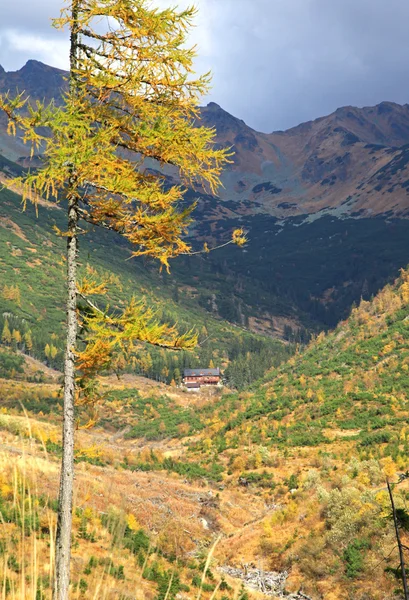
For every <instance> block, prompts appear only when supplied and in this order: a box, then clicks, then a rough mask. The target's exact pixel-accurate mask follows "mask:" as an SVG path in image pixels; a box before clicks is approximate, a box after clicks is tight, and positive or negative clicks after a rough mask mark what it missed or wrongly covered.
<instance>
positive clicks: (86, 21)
mask: <svg viewBox="0 0 409 600" xmlns="http://www.w3.org/2000/svg"><path fill="white" fill-rule="evenodd" d="M194 15H195V9H194V8H188V9H186V10H181V11H178V10H176V9H170V8H169V9H165V10H159V9H156V8H153V7H152V6H151V5H150V3H149V2H147V1H146V0H70V1H69V2H68V4H67V6H66V8H65V9H64V11H63V12H62V15H61V17H60V18H59V19H57V20H55V21H54V26H56V27H58V28H63V27H68V29H69V31H70V40H71V45H70V56H69V58H70V71H69V89H68V92H67V93H66V94H65V98H64V103H63V104H62V106H56V105H55V104H53V103H52V104H50V105H48V106H43V105H42V104H39V103H37V104H35V105H33V104H30V102H29V101H28V100H27V98H25V97H24V94H21V95H18V96H17V97H14V98H13V97H11V96H10V95H9V94H6V95H4V96H0V108H2V109H3V110H4V111H5V112H6V114H7V115H8V117H9V132H10V133H11V134H13V133H15V132H16V130H17V129H18V130H19V131H23V136H24V140H25V141H26V142H27V143H30V144H31V146H32V152H33V153H34V152H39V151H41V153H42V155H43V166H42V167H41V168H40V169H39V170H37V171H35V172H31V173H29V174H28V175H27V176H26V177H25V178H24V180H23V181H20V182H19V183H20V185H22V186H23V189H24V198H25V200H26V201H27V200H28V201H30V200H32V201H33V202H35V198H36V197H37V196H36V194H39V195H42V196H45V197H47V198H48V199H55V200H56V201H59V200H60V199H61V198H64V199H65V202H66V207H67V231H66V232H61V233H62V235H64V236H66V239H67V292H68V300H67V338H66V349H65V360H64V409H63V414H64V419H63V457H62V468H61V478H60V491H59V510H58V526H57V540H56V575H55V584H54V598H55V600H57V599H58V600H66V599H67V598H68V593H69V581H70V551H71V529H72V498H73V476H74V429H75V398H76V372H77V370H78V366H79V367H80V370H82V372H83V373H85V372H91V373H92V372H95V370H96V369H97V367H98V366H101V365H104V364H106V362H107V360H109V357H110V356H112V352H111V351H112V348H113V346H114V345H115V344H117V343H119V344H122V341H119V339H120V340H125V341H127V342H130V343H133V342H135V341H137V340H138V336H139V337H140V339H141V341H142V342H144V343H154V344H157V345H163V346H165V347H172V346H174V345H177V347H190V346H191V345H192V344H193V343H194V341H195V340H194V336H193V337H192V335H186V336H179V335H178V334H177V332H176V331H175V330H174V329H173V328H168V327H166V326H164V329H161V326H160V325H159V324H158V323H157V321H156V320H155V319H154V318H153V316H152V315H149V318H148V320H147V321H146V320H145V324H144V326H142V325H141V323H143V321H144V315H143V312H141V308H140V307H138V305H137V304H136V303H133V304H132V305H131V307H130V308H129V310H128V312H126V314H123V315H117V316H115V317H113V319H114V320H115V322H114V323H112V322H111V323H110V324H109V325H103V323H102V321H101V319H100V315H99V313H98V309H97V307H96V308H95V310H94V311H93V313H94V316H95V318H96V321H95V322H94V325H93V326H92V327H93V331H94V333H95V334H96V336H95V339H94V340H93V341H90V344H89V346H88V348H87V349H86V350H85V351H84V352H80V354H79V358H78V352H77V331H78V313H77V298H78V287H77V255H78V234H79V224H80V222H81V221H85V222H87V223H90V224H91V225H95V226H102V227H105V228H107V229H110V230H113V231H115V232H117V233H119V234H121V235H123V236H124V237H125V238H126V239H127V240H129V242H130V243H131V244H132V245H133V254H134V255H135V256H138V255H147V256H150V257H153V258H156V259H158V260H159V261H160V262H161V264H162V265H163V266H165V267H166V268H168V266H169V260H170V259H171V258H174V257H175V256H178V255H179V254H181V253H189V252H190V248H189V245H188V244H187V242H186V241H185V239H184V237H183V235H184V233H185V232H186V229H187V226H188V224H189V222H190V218H191V217H190V215H191V211H192V208H193V207H192V206H190V207H186V206H185V205H184V204H183V198H184V192H185V190H186V189H187V188H188V187H193V188H197V189H198V188H199V186H200V188H201V189H206V190H208V191H210V192H214V191H215V190H216V188H217V186H218V185H219V176H220V173H221V171H222V168H223V166H224V165H225V163H226V162H227V160H228V152H227V151H226V150H223V149H217V148H216V147H215V146H214V144H213V141H214V136H215V131H214V130H212V129H209V128H206V127H202V126H200V121H199V116H200V114H199V108H198V101H199V98H200V97H201V96H202V95H203V94H204V93H205V92H206V90H207V89H208V85H209V81H210V78H209V75H204V76H201V77H195V75H194V72H193V60H194V57H195V49H194V48H193V49H192V48H189V47H188V46H187V44H186V41H187V35H188V32H189V28H190V26H191V24H192V20H193V18H194ZM164 165H169V166H170V168H172V169H173V170H174V175H175V178H176V181H177V183H176V184H175V185H171V186H170V187H169V186H166V185H165V179H164V177H163V176H161V175H160V169H161V168H162V167H163V166H164ZM152 167H153V168H152ZM244 241H245V238H244V236H243V232H242V231H241V230H236V231H235V232H233V236H232V240H231V242H232V243H235V244H237V245H239V246H241V245H242V244H243V243H244ZM204 250H205V251H207V248H205V249H204ZM126 318H128V322H126ZM88 327H89V329H91V328H92V327H91V325H90V322H88ZM107 327H108V329H109V332H110V335H109V336H108V338H104V337H103V335H102V333H107ZM118 336H120V338H119V337H118ZM78 361H79V365H78ZM76 363H77V364H76Z"/></svg>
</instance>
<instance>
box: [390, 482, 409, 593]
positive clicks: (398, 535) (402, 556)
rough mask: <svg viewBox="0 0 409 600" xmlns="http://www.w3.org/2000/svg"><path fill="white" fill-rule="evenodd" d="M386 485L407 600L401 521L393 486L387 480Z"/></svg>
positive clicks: (408, 591)
mask: <svg viewBox="0 0 409 600" xmlns="http://www.w3.org/2000/svg"><path fill="white" fill-rule="evenodd" d="M386 485H387V486H388V492H389V498H390V501H391V506H392V515H393V524H394V526H395V535H396V541H397V543H398V550H399V562H400V569H401V573H402V584H403V593H404V595H405V600H409V590H408V582H407V578H406V569H405V557H404V555H403V546H402V542H401V539H400V533H399V523H398V518H397V516H396V508H395V501H394V499H393V493H392V488H391V485H390V483H389V481H387V482H386Z"/></svg>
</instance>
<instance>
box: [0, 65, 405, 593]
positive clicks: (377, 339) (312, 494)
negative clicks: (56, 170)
mask: <svg viewBox="0 0 409 600" xmlns="http://www.w3.org/2000/svg"><path fill="white" fill-rule="evenodd" d="M64 77H65V73H64V71H61V70H58V69H54V68H53V67H49V66H47V65H44V64H43V63H39V62H38V61H32V60H30V61H28V62H27V64H26V65H25V66H24V67H23V68H22V69H20V70H19V71H16V72H9V73H7V72H6V71H4V69H0V93H4V92H5V91H6V90H8V89H11V90H12V91H14V92H15V91H17V90H20V91H21V90H22V89H25V90H26V91H27V92H28V93H29V94H30V97H31V98H32V99H33V100H36V99H43V98H45V99H46V100H52V99H55V101H56V103H57V105H60V104H61V101H62V96H61V94H62V91H63V90H64V89H65V86H66V84H65V80H64ZM200 120H201V123H203V124H205V125H206V126H208V127H212V128H213V127H214V128H215V129H216V131H217V138H216V143H217V145H218V147H231V148H232V150H233V151H234V157H233V158H232V162H231V164H229V165H228V167H227V168H226V169H225V171H224V173H223V175H222V183H223V187H222V188H221V189H220V191H219V195H218V196H217V197H216V196H215V195H212V194H210V193H209V192H208V191H207V192H206V191H205V190H204V189H203V188H201V187H200V186H199V185H197V186H196V187H195V186H193V185H192V186H191V187H190V189H189V190H188V191H187V193H186V196H185V204H186V205H189V204H191V203H193V202H197V206H196V208H195V210H194V213H193V216H194V221H193V223H192V224H191V225H190V226H189V230H188V234H187V240H188V241H189V243H191V245H192V248H193V250H200V251H201V249H202V248H203V244H204V243H206V244H209V246H210V247H213V246H217V245H219V244H223V243H225V242H226V241H227V240H229V239H230V237H231V232H232V231H234V230H235V229H236V228H241V227H242V228H243V229H244V230H245V232H246V235H247V238H248V241H247V243H246V244H245V245H244V246H243V247H237V246H233V245H231V246H226V247H223V248H220V249H217V250H215V251H211V252H201V253H200V254H199V255H197V256H196V255H192V256H189V255H187V254H186V255H182V256H179V257H178V258H176V259H175V260H174V261H172V262H171V269H170V272H167V271H166V269H163V270H160V269H159V268H158V265H157V264H156V263H155V262H154V261H153V260H151V259H149V258H146V257H145V258H144V257H138V258H132V257H131V248H130V245H129V244H128V242H126V241H124V239H123V238H122V237H120V236H119V235H117V234H115V233H113V232H112V231H104V230H103V229H97V228H95V227H94V226H92V225H89V224H86V223H85V222H82V221H81V230H80V235H79V248H80V253H79V256H80V260H79V276H80V282H81V281H82V280H84V279H85V278H86V277H90V276H91V277H92V278H95V279H96V280H99V278H101V279H102V280H104V281H105V282H107V284H106V285H107V293H106V296H103V297H101V296H98V294H97V293H95V294H91V299H92V302H93V303H95V304H94V305H95V306H97V310H99V311H100V312H102V313H108V310H113V311H115V314H119V313H120V311H121V310H123V309H124V307H125V306H126V304H127V302H129V301H130V300H131V298H133V297H134V298H135V299H136V301H139V302H140V301H142V302H144V303H145V304H144V306H146V307H147V308H148V309H153V310H154V314H155V315H156V317H157V319H158V321H159V322H160V323H165V322H166V323H169V324H170V325H171V326H175V327H176V328H177V329H178V331H179V332H181V333H182V334H183V333H184V332H189V331H191V330H193V331H194V332H196V333H197V335H198V345H197V347H196V348H194V349H193V350H191V351H188V350H179V349H177V350H175V351H168V350H165V348H163V347H161V346H160V343H159V344H157V345H156V346H155V345H153V346H152V347H150V346H149V347H148V345H147V344H145V343H141V344H140V345H139V346H137V347H136V346H135V347H134V348H133V350H132V352H128V351H126V349H125V348H124V349H123V352H122V353H119V354H118V356H117V357H116V359H115V362H114V364H113V365H110V366H109V367H105V368H102V369H101V371H102V372H101V373H100V374H99V375H98V377H97V383H98V395H97V401H96V402H95V403H94V404H91V405H88V406H87V405H85V406H82V405H81V401H80V400H81V398H80V397H78V398H77V399H76V400H77V405H78V406H77V414H76V447H75V464H76V475H75V498H74V530H73V544H72V546H73V559H72V571H73V572H72V585H71V593H72V598H76V599H82V598H94V599H95V600H99V599H107V600H192V599H194V598H196V599H197V600H252V599H254V600H257V599H260V600H261V599H262V598H266V597H270V598H273V599H274V598H277V599H278V598H288V599H289V600H303V599H304V600H392V599H393V598H399V599H400V598H402V597H403V596H402V594H401V582H400V576H401V572H400V567H399V557H398V551H397V548H396V539H395V531H394V525H393V519H392V514H391V506H390V498H389V496H388V491H387V483H389V482H390V483H391V485H392V487H393V491H394V497H395V502H396V505H397V507H398V510H399V511H400V512H399V515H400V518H401V522H400V529H401V536H402V539H403V543H404V544H409V540H408V539H407V537H408V526H407V520H405V518H406V516H407V513H406V507H407V501H408V499H409V485H408V479H407V477H406V474H407V470H408V463H407V456H408V451H409V429H408V427H407V421H408V418H409V399H408V385H409V374H408V372H409V272H408V270H407V264H408V263H409V246H408V243H407V241H408V234H409V219H408V218H407V217H408V216H409V212H408V211H409V197H408V193H407V191H408V189H409V185H408V181H409V172H408V164H409V150H408V148H409V106H408V105H403V106H401V105H398V104H394V103H391V102H383V103H381V104H379V105H377V106H374V107H364V108H356V107H349V106H348V107H344V108H340V109H338V110H337V111H335V112H334V113H333V114H331V115H328V116H326V117H322V118H319V119H317V120H315V121H311V122H308V123H303V124H301V125H299V126H297V127H294V128H292V129H290V130H287V131H279V132H272V133H261V132H257V131H254V130H253V129H251V128H250V127H248V126H247V125H246V124H245V123H244V122H243V121H241V120H240V119H238V118H236V117H234V116H232V115H230V114H229V113H227V112H226V111H224V110H223V109H222V108H221V107H220V106H219V105H217V104H215V103H210V104H208V105H207V106H205V107H202V108H201V110H200ZM42 160H43V158H42V155H41V153H38V154H36V155H35V156H34V157H30V156H29V152H28V150H27V147H26V146H25V145H24V144H23V142H22V140H21V138H20V137H19V135H17V136H16V137H10V136H8V135H7V132H6V122H5V120H4V119H0V182H1V184H2V188H1V189H0V558H1V560H0V589H1V590H2V592H1V593H2V595H3V598H4V599H8V598H13V600H14V599H17V598H24V597H27V598H30V600H34V599H35V600H49V599H50V598H51V594H52V590H51V573H52V570H53V556H54V543H55V541H54V539H55V530H56V508H57V495H58V489H57V479H58V472H59V465H60V460H61V455H62V439H61V423H62V387H61V384H62V364H63V348H64V336H65V295H66V294H65V288H64V282H65V272H66V258H65V254H64V253H65V239H64V238H65V233H64V232H65V228H66V224H65V212H66V200H65V199H64V198H63V199H61V201H60V202H59V203H58V204H57V205H55V204H52V203H51V202H49V201H48V200H46V199H44V198H39V200H40V201H39V202H38V206H37V210H36V209H35V208H34V207H33V206H32V205H31V204H27V206H23V204H22V201H21V196H20V195H19V193H20V192H21V189H20V187H19V184H18V183H16V182H15V181H13V178H14V177H18V176H21V175H24V174H25V173H27V170H28V169H36V168H38V167H40V166H41V164H42ZM143 169H144V172H145V173H148V174H149V173H152V174H157V173H158V172H160V173H161V174H162V176H163V179H162V182H163V189H165V190H166V189H168V188H169V187H170V186H172V184H174V183H177V182H178V179H177V175H176V172H175V170H174V169H173V168H172V167H166V166H163V165H158V164H157V163H156V162H155V161H153V160H151V159H149V160H147V161H146V162H145V163H144V166H143ZM96 287H98V286H96ZM83 301H84V303H82V302H83ZM79 308H81V310H82V311H83V313H84V314H86V311H87V310H89V305H87V304H86V302H85V300H84V298H82V296H81V298H80V300H79ZM112 329H114V327H113V326H112ZM86 335H87V325H86V324H85V325H84V322H81V327H80V332H79V347H80V348H83V347H84V344H85V341H84V340H85V339H86ZM142 339H145V338H142ZM199 367H200V368H208V367H210V368H214V367H220V368H221V370H222V374H223V381H224V387H223V388H222V389H221V390H217V391H215V390H209V389H206V388H203V389H202V390H201V391H200V392H199V393H197V394H192V393H188V392H186V391H185V390H183V388H182V387H181V385H180V383H181V380H182V376H183V371H184V369H185V368H199Z"/></svg>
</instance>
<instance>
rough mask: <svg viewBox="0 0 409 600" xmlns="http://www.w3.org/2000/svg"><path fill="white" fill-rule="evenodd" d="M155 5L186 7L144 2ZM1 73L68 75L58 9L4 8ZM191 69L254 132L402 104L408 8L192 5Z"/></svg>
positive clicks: (400, 2)
mask: <svg viewBox="0 0 409 600" xmlns="http://www.w3.org/2000/svg"><path fill="white" fill-rule="evenodd" d="M152 3H153V4H156V5H160V6H169V5H172V6H173V5H175V4H176V5H179V6H180V7H184V6H186V4H190V3H191V2H188V1H187V0H152ZM2 4H3V6H2V7H1V13H0V14H1V21H0V64H1V65H2V66H3V67H4V68H5V69H6V70H7V71H13V70H17V69H19V68H21V67H22V66H23V65H24V64H25V62H26V61H27V60H28V59H30V58H32V59H36V60H40V61H42V62H44V63H46V64H50V65H53V66H56V67H60V68H67V66H68V39H67V35H66V34H65V33H62V32H60V31H57V30H55V29H53V28H52V26H51V22H50V18H51V17H54V16H58V14H59V11H60V8H61V5H62V0H4V1H3V3H2ZM194 4H195V5H196V6H197V7H198V9H199V14H198V17H197V19H196V26H195V28H194V29H193V31H192V33H191V36H190V39H191V41H192V43H195V44H197V45H198V53H199V55H198V58H197V61H196V69H197V71H198V72H206V71H208V70H211V71H212V73H213V86H212V90H211V93H210V94H209V96H208V97H206V98H203V101H202V103H203V104H205V103H207V102H209V101H213V102H216V103H217V104H220V106H222V107H223V108H224V109H225V110H227V111H228V112H230V113H232V114H233V115H235V116H236V117H239V118H241V119H243V120H244V121H245V122H246V123H247V124H248V125H250V126H251V127H253V128H255V129H257V130H259V131H266V132H269V131H275V130H278V129H287V128H289V127H292V126H295V125H297V124H299V123H301V122H304V121H308V120H310V119H314V118H317V117H320V116H323V115H325V114H329V113H331V112H332V111H334V110H335V109H336V108H338V107H340V106H345V105H353V106H368V105H374V104H377V103H379V102H381V101H383V100H389V101H394V102H399V103H407V102H409V35H408V29H409V1H408V0H196V1H195V2H194Z"/></svg>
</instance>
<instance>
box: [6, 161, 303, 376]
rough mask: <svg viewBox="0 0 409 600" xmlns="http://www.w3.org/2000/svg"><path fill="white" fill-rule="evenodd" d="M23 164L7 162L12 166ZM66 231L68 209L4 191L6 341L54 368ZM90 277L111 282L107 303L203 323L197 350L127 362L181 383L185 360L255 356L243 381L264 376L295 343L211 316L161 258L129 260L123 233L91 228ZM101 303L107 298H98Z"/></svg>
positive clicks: (86, 254)
mask: <svg viewBox="0 0 409 600" xmlns="http://www.w3.org/2000/svg"><path fill="white" fill-rule="evenodd" d="M9 165H11V167H10V168H13V169H14V168H15V165H13V163H7V161H4V164H3V169H4V168H5V167H9ZM55 228H58V229H59V230H60V231H63V230H64V214H63V211H62V210H61V209H59V208H58V207H54V206H52V205H47V204H46V203H44V202H43V203H42V204H41V205H40V206H39V207H38V215H37V214H36V211H35V209H33V207H31V206H27V207H26V210H23V207H22V205H21V199H20V197H19V196H18V195H17V194H15V193H14V192H12V191H10V190H8V189H1V190H0V232H1V236H0V281H1V283H0V344H3V345H5V346H7V347H9V348H12V349H14V350H16V349H17V350H21V351H23V352H26V353H28V354H31V355H33V356H35V357H36V358H39V359H41V360H43V361H46V362H47V364H48V365H49V366H51V367H54V368H60V367H61V364H62V347H63V327H64V322H65V293H64V277H65V269H66V265H65V259H64V245H65V240H64V238H63V237H59V236H58V235H56V232H55V231H54V229H55ZM80 243H81V256H82V257H83V263H82V265H81V267H80V269H81V271H80V272H81V274H82V276H83V275H84V274H85V273H86V271H87V270H88V271H89V269H92V270H93V271H95V272H96V274H97V275H99V276H102V277H105V278H106V279H107V280H108V282H109V286H108V287H109V293H108V296H107V302H108V303H109V304H110V306H111V307H112V308H117V309H120V308H121V307H123V306H124V305H125V303H126V301H127V300H129V298H130V297H132V296H135V297H136V298H138V299H142V298H144V299H145V300H146V302H147V304H148V305H150V306H154V307H155V308H156V309H157V311H158V318H159V319H161V320H163V321H166V322H170V323H172V324H173V323H175V324H177V326H178V329H179V330H180V331H182V332H183V331H188V330H190V329H192V328H193V329H195V330H196V331H197V332H198V333H199V347H198V348H197V351H196V352H194V353H186V352H180V353H165V352H164V351H163V350H162V351H160V350H158V349H152V350H149V351H148V350H147V349H143V350H141V352H140V353H137V354H136V355H135V356H134V357H133V359H132V361H131V362H130V363H128V364H125V362H124V361H123V363H122V364H121V365H119V367H121V368H124V367H126V369H127V370H128V371H129V372H133V373H140V374H144V375H147V376H148V377H151V378H154V379H158V380H160V381H164V382H168V383H171V382H172V381H174V382H175V383H179V382H180V378H181V373H182V372H183V369H184V368H185V367H194V366H202V367H203V366H204V367H207V366H209V364H210V361H213V362H214V363H215V364H217V365H220V366H227V365H228V364H231V365H232V369H233V371H232V373H233V377H234V364H235V361H240V360H242V357H243V356H247V355H248V357H249V358H248V360H249V361H250V362H251V363H252V365H253V367H252V369H251V371H249V373H248V377H247V378H246V379H245V380H243V378H240V377H238V376H236V377H235V381H232V383H233V384H234V385H237V386H238V387H240V386H243V385H244V384H248V383H250V382H251V381H253V380H254V379H255V378H258V377H261V376H262V375H263V374H264V372H265V371H266V369H268V368H269V367H270V366H271V365H272V364H278V362H280V361H281V360H282V359H283V358H284V357H287V356H288V355H289V353H290V352H291V348H289V347H288V346H285V345H284V344H282V343H281V342H279V341H278V340H273V339H271V338H266V337H262V336H260V335H256V334H253V333H251V332H249V331H247V330H245V329H244V328H242V327H237V326H234V325H232V324H230V323H228V322H227V321H223V320H222V319H220V318H217V317H214V316H211V315H210V314H209V312H207V311H206V310H205V309H203V308H202V309H201V308H200V307H199V306H198V304H197V299H196V296H195V294H192V293H190V288H189V287H188V286H186V287H185V286H183V284H180V283H179V282H177V281H176V280H175V279H174V278H173V277H172V276H171V275H168V274H167V273H165V272H162V273H160V272H159V269H158V266H157V265H156V264H155V263H153V262H148V261H142V260H136V259H133V260H129V258H130V250H129V247H128V246H127V244H126V243H124V242H123V241H121V240H120V238H119V237H117V236H114V235H113V234H110V233H109V232H105V231H98V232H94V231H88V232H85V231H84V232H83V236H82V237H81V239H80ZM96 301H97V302H98V301H99V299H98V298H96Z"/></svg>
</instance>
